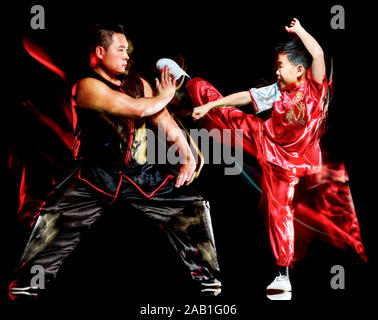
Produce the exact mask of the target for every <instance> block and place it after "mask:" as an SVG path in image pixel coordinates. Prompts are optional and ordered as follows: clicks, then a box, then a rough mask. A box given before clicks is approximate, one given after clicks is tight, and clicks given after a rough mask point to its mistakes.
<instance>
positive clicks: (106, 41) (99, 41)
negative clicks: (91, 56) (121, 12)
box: [88, 23, 125, 52]
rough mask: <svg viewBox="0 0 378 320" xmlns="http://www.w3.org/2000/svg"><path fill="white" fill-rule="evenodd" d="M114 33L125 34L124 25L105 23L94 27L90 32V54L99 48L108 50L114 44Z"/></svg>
mask: <svg viewBox="0 0 378 320" xmlns="http://www.w3.org/2000/svg"><path fill="white" fill-rule="evenodd" d="M114 33H122V34H125V31H124V28H123V25H121V24H119V23H103V24H96V25H94V26H92V27H91V28H90V30H89V39H88V40H89V43H88V47H89V52H94V51H95V49H96V47H97V46H101V47H104V48H105V49H108V48H109V46H110V45H111V44H112V41H113V34H114Z"/></svg>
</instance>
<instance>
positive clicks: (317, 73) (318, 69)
mask: <svg viewBox="0 0 378 320" xmlns="http://www.w3.org/2000/svg"><path fill="white" fill-rule="evenodd" d="M285 29H286V31H287V32H289V33H295V34H296V35H297V36H298V37H299V39H301V41H302V42H303V44H304V46H305V47H306V49H307V50H308V52H309V53H310V54H311V56H312V65H311V73H312V77H313V78H314V80H315V81H316V82H318V83H322V82H323V79H324V76H325V74H326V67H325V62H324V53H323V49H322V47H321V46H320V45H319V43H318V42H317V41H316V40H315V39H314V37H312V36H311V35H310V34H309V33H308V32H307V31H306V30H305V29H304V28H303V27H302V26H301V24H300V22H299V20H298V19H296V18H294V19H293V20H292V21H291V23H290V27H285Z"/></svg>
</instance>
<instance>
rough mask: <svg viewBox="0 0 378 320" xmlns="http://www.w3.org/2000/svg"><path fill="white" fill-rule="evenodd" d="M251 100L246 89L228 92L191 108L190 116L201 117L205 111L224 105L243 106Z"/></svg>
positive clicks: (196, 118)
mask: <svg viewBox="0 0 378 320" xmlns="http://www.w3.org/2000/svg"><path fill="white" fill-rule="evenodd" d="M251 102H252V99H251V95H250V94H249V92H248V91H241V92H237V93H233V94H230V95H228V96H225V97H223V98H221V99H219V100H215V101H211V102H209V103H206V104H204V105H203V106H199V107H196V108H194V109H193V113H192V117H193V118H194V119H195V120H198V119H200V118H202V117H203V116H204V115H205V114H206V113H208V112H209V111H210V110H211V109H213V108H218V107H224V106H244V105H246V104H249V103H251Z"/></svg>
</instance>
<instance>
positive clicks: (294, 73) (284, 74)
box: [276, 53, 304, 89]
mask: <svg viewBox="0 0 378 320" xmlns="http://www.w3.org/2000/svg"><path fill="white" fill-rule="evenodd" d="M276 66H277V71H276V75H277V79H278V84H279V86H280V88H281V89H283V88H290V87H293V86H295V85H296V84H297V82H298V81H300V80H301V78H302V75H303V74H304V67H303V66H301V65H299V66H296V65H294V64H292V63H291V62H290V61H289V59H288V58H287V54H285V53H279V54H278V56H277V60H276Z"/></svg>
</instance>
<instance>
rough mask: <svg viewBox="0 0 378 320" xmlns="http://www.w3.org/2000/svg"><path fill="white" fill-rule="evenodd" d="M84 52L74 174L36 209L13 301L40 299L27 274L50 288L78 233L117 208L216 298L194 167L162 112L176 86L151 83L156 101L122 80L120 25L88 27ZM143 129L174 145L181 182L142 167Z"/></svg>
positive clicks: (139, 84) (165, 171)
mask: <svg viewBox="0 0 378 320" xmlns="http://www.w3.org/2000/svg"><path fill="white" fill-rule="evenodd" d="M89 49H90V55H91V73H90V74H89V75H88V77H85V78H83V79H81V80H80V81H78V82H77V83H76V84H75V86H74V88H73V103H74V107H75V111H76V112H75V116H77V118H76V120H75V122H76V124H75V126H76V128H75V145H74V148H73V150H74V158H75V160H76V163H77V166H76V167H75V168H74V169H73V170H72V171H71V173H70V175H69V176H68V177H66V178H65V179H64V180H63V181H62V182H61V183H59V184H58V185H57V187H56V188H55V190H54V192H53V193H52V194H51V195H50V196H49V197H48V199H47V201H46V203H45V205H44V207H43V208H42V210H41V212H40V214H39V216H38V218H37V220H36V222H35V224H34V227H33V230H32V233H31V236H30V239H29V241H28V243H27V245H26V248H25V250H24V252H23V255H22V258H21V264H20V267H19V268H18V270H17V278H16V280H15V281H13V282H12V284H11V285H10V297H11V298H12V299H16V298H17V297H19V296H25V295H26V296H37V295H38V291H39V289H41V288H40V287H39V286H38V285H37V284H35V283H33V282H32V281H31V279H32V276H33V274H32V273H31V270H32V269H33V266H39V267H42V268H43V270H44V274H45V279H44V280H45V283H46V284H49V283H50V281H51V280H52V279H54V278H55V277H56V274H57V272H58V271H59V268H60V266H61V265H62V263H63V262H64V260H65V259H66V257H67V256H68V255H69V254H70V253H71V252H72V250H73V249H74V248H75V247H76V246H77V244H78V242H79V241H80V238H81V235H82V232H83V231H85V230H87V229H88V228H89V227H90V226H91V225H92V224H93V223H94V222H95V221H96V220H97V218H98V217H99V216H100V215H101V214H102V213H103V212H104V210H105V208H106V207H108V206H109V205H112V204H113V203H115V202H120V203H121V204H124V208H125V210H130V209H132V210H135V211H139V212H143V213H144V214H146V215H147V216H148V217H150V218H152V219H154V220H155V221H157V222H158V223H159V224H160V225H161V227H162V229H163V230H165V232H166V233H167V235H168V238H169V240H170V243H171V244H172V245H173V247H174V249H175V250H176V252H177V253H178V254H179V256H180V258H181V260H182V261H183V262H184V264H185V266H186V267H187V269H188V271H189V272H190V275H191V278H192V279H193V280H195V281H197V283H198V284H199V285H200V290H201V292H202V293H204V294H210V295H217V294H219V293H220V291H221V289H220V282H219V281H218V280H217V275H218V273H219V267H218V262H217V256H216V250H215V244H214V238H213V233H212V227H211V220H210V214H209V205H208V203H207V201H205V200H204V199H203V198H202V197H201V196H200V195H198V194H197V193H196V192H195V191H194V190H192V189H190V188H189V187H187V186H186V185H184V184H187V183H188V182H190V180H191V178H192V175H193V173H194V171H195V168H196V164H195V161H194V158H193V155H192V153H191V150H190V147H189V145H188V143H187V141H186V139H185V138H184V136H183V134H182V133H181V131H180V130H179V128H178V126H177V124H176V122H175V121H174V120H173V119H172V118H171V116H170V114H169V113H168V111H167V110H166V109H165V106H166V105H167V104H168V103H169V102H170V100H171V99H172V97H173V95H174V92H175V79H174V78H171V77H170V71H169V68H165V69H164V70H163V72H162V74H161V80H160V81H159V80H157V79H156V88H157V94H156V95H155V96H154V95H153V91H152V89H151V87H150V85H149V84H148V83H147V82H146V81H145V80H143V79H141V78H140V77H138V76H137V75H136V74H135V73H133V72H129V74H128V75H127V76H125V70H126V67H127V64H128V61H129V56H128V54H127V49H128V42H127V39H126V36H125V34H124V31H123V28H122V26H120V25H103V26H100V25H97V26H95V27H94V28H92V30H91V36H90V44H89ZM146 120H149V122H150V123H151V124H152V125H154V126H158V128H159V129H160V130H163V131H164V134H165V136H167V140H169V141H170V142H173V143H174V144H175V146H177V148H178V151H179V154H180V158H181V160H182V166H181V168H179V170H178V173H177V172H176V171H175V170H174V168H171V167H168V168H166V167H163V166H157V165H152V164H149V163H148V162H147V160H146V148H147V143H146V139H145V130H146ZM175 176H177V178H176V180H175V181H174V179H173V178H174V177H175Z"/></svg>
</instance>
